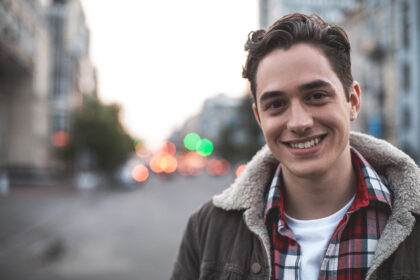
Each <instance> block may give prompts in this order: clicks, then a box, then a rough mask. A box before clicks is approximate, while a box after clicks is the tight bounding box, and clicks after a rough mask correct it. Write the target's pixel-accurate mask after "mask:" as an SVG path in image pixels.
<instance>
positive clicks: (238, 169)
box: [235, 164, 246, 177]
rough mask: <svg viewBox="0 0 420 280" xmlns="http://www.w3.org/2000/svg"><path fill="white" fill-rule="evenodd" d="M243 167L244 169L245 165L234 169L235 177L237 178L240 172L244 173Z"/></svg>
mask: <svg viewBox="0 0 420 280" xmlns="http://www.w3.org/2000/svg"><path fill="white" fill-rule="evenodd" d="M245 167H246V164H241V165H239V166H238V168H236V172H235V174H236V177H239V175H241V173H242V171H244V169H245Z"/></svg>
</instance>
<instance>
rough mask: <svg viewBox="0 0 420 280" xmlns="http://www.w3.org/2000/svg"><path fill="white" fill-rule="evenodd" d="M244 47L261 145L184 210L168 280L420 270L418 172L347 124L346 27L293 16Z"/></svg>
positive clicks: (352, 99)
mask: <svg viewBox="0 0 420 280" xmlns="http://www.w3.org/2000/svg"><path fill="white" fill-rule="evenodd" d="M246 50H247V51H248V59H247V62H246V65H245V68H244V73H243V74H244V77H245V78H247V79H249V81H250V84H251V91H252V94H253V98H254V105H253V109H254V114H255V117H256V119H257V122H258V124H259V125H260V127H261V129H262V131H263V134H264V137H265V139H266V142H267V146H266V147H264V148H263V149H262V150H261V151H260V152H258V153H257V154H256V155H255V157H254V158H253V159H252V160H251V161H250V162H249V163H248V165H247V168H246V169H245V171H244V172H243V173H242V174H241V176H240V177H239V178H237V180H236V181H235V182H234V183H233V184H232V186H230V187H229V188H228V189H226V190H225V191H224V192H223V193H222V194H220V195H217V196H215V197H213V199H212V201H210V202H208V203H206V204H205V205H203V206H202V207H201V208H200V209H199V210H198V211H197V212H196V213H194V214H193V215H192V217H191V218H190V220H189V222H188V225H187V229H186V231H185V234H184V238H183V240H182V243H181V247H180V251H179V254H178V259H177V262H176V264H175V268H174V272H173V275H172V279H180V280H181V279H182V280H184V279H304V280H306V279H420V247H419V246H420V225H419V223H418V222H417V221H418V219H420V171H419V168H418V167H417V165H416V164H415V163H414V161H413V160H412V159H410V158H409V157H408V156H407V155H405V154H404V153H402V152H401V151H399V150H398V149H397V148H395V147H393V146H392V145H391V144H389V143H387V142H385V141H382V140H379V139H375V138H373V137H371V136H367V135H364V134H361V133H351V132H350V122H351V121H353V120H355V119H356V117H357V114H358V112H359V109H360V98H361V91H360V87H359V84H358V83H357V82H355V81H353V78H352V75H351V64H350V44H349V41H348V38H347V35H346V33H345V32H344V30H342V29H341V28H340V27H338V26H334V25H330V24H328V23H326V22H324V21H323V20H322V19H321V18H320V17H318V16H306V15H302V14H291V15H288V16H285V17H283V18H281V19H280V20H278V21H277V22H275V23H274V24H273V25H272V26H271V27H270V28H269V29H268V30H259V31H256V32H253V33H251V35H250V37H249V39H248V42H247V44H246Z"/></svg>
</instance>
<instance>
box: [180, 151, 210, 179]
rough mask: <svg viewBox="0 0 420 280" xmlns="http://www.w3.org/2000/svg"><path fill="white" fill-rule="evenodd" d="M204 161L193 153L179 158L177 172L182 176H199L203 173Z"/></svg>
mask: <svg viewBox="0 0 420 280" xmlns="http://www.w3.org/2000/svg"><path fill="white" fill-rule="evenodd" d="M205 164H206V159H205V158H204V157H202V156H200V155H199V154H197V152H195V151H191V152H188V153H186V154H185V155H182V156H180V157H179V165H178V172H179V173H180V174H181V175H183V176H199V175H201V174H202V173H203V170H204V167H205Z"/></svg>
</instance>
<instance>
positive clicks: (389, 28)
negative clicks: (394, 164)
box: [343, 0, 420, 162]
mask: <svg viewBox="0 0 420 280" xmlns="http://www.w3.org/2000/svg"><path fill="white" fill-rule="evenodd" d="M419 14H420V3H419V2H418V1H410V0H397V1H392V0H388V1H377V0H370V1H368V0H365V1H361V6H360V7H359V8H358V9H355V10H354V11H353V12H352V13H350V14H348V15H347V17H346V18H345V19H344V21H343V26H344V27H345V29H346V31H347V32H348V33H349V36H350V40H351V44H352V61H353V66H352V70H353V75H354V78H355V79H356V80H358V81H359V82H360V84H361V86H362V91H363V98H362V102H363V105H362V111H361V119H362V120H363V122H364V124H363V126H362V127H363V128H364V129H363V130H364V131H366V132H368V133H369V134H372V135H375V136H377V137H380V138H383V139H386V140H388V141H390V142H392V143H394V144H396V145H397V146H399V147H400V148H402V149H403V150H405V151H406V152H407V153H408V154H410V155H411V156H412V157H413V158H414V159H416V161H417V162H419V161H420V143H419V141H418V139H419V137H420V114H419V110H418V108H419V106H420V98H419V96H418V92H419V90H420V82H419V79H418V78H417V77H419V74H420V73H419V66H420V46H419V42H420V37H419V36H420V33H419V32H420V31H419V30H420V29H419V28H418V27H419V26H420V17H419Z"/></svg>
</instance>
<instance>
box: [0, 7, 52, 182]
mask: <svg viewBox="0 0 420 280" xmlns="http://www.w3.org/2000/svg"><path fill="white" fill-rule="evenodd" d="M49 47H50V46H49V34H48V29H47V27H46V25H45V21H44V13H43V7H42V5H41V3H40V2H39V1H36V0H13V1H11V0H4V1H0V135H1V136H0V168H1V170H2V174H3V176H6V175H5V174H6V173H8V174H10V175H11V176H12V177H13V175H19V174H26V175H27V174H28V173H31V172H32V170H38V171H41V170H42V172H38V174H40V173H44V172H46V171H47V170H48V169H49V168H50V167H51V166H50V163H51V161H50V159H51V152H50V149H49V148H50V146H49V84H50V79H49V64H50V48H49ZM20 177H21V176H20Z"/></svg>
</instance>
